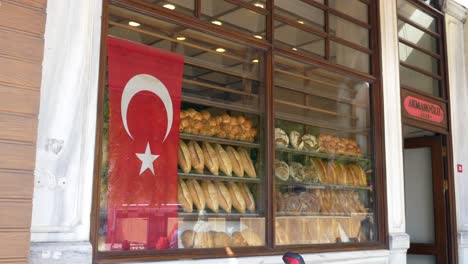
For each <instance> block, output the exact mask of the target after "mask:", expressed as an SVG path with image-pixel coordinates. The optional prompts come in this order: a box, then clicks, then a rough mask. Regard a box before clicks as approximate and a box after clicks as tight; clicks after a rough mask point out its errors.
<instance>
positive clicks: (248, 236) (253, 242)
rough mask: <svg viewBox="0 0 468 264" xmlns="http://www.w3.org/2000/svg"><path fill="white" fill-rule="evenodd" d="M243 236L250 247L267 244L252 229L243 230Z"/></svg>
mask: <svg viewBox="0 0 468 264" xmlns="http://www.w3.org/2000/svg"><path fill="white" fill-rule="evenodd" d="M241 234H242V236H243V237H244V239H245V240H246V241H247V244H248V245H249V246H250V247H259V246H263V245H264V244H265V242H264V241H263V240H262V239H261V238H260V237H259V236H258V235H257V234H256V233H255V232H254V231H252V230H250V229H244V230H242V231H241Z"/></svg>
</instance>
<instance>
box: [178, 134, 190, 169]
mask: <svg viewBox="0 0 468 264" xmlns="http://www.w3.org/2000/svg"><path fill="white" fill-rule="evenodd" d="M178 161H179V162H178V163H179V167H180V169H181V170H182V171H183V172H185V173H188V172H190V170H191V169H192V163H191V161H190V151H189V149H188V147H187V145H186V144H185V142H184V141H182V140H180V141H179V157H178Z"/></svg>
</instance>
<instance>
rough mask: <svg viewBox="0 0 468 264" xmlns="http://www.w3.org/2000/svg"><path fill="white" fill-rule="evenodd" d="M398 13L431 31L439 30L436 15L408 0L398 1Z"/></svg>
mask: <svg viewBox="0 0 468 264" xmlns="http://www.w3.org/2000/svg"><path fill="white" fill-rule="evenodd" d="M397 12H398V15H400V16H402V17H405V18H407V19H409V20H411V21H412V22H414V23H416V24H418V25H420V26H422V27H423V28H426V29H429V30H430V31H433V32H437V20H436V18H435V17H433V16H431V15H429V14H428V13H426V12H424V11H423V10H421V8H417V7H416V6H415V5H413V4H411V3H409V2H408V1H406V0H398V1H397Z"/></svg>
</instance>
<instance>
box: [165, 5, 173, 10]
mask: <svg viewBox="0 0 468 264" xmlns="http://www.w3.org/2000/svg"><path fill="white" fill-rule="evenodd" d="M163 7H164V8H167V9H169V10H174V9H175V5H173V4H165V5H163Z"/></svg>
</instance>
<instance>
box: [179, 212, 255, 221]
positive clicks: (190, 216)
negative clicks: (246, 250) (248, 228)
mask: <svg viewBox="0 0 468 264" xmlns="http://www.w3.org/2000/svg"><path fill="white" fill-rule="evenodd" d="M178 216H179V217H181V218H183V219H184V220H187V221H196V220H200V219H203V220H206V219H208V218H223V219H225V220H239V219H241V218H252V217H261V215H260V214H258V213H255V214H251V213H245V214H241V213H237V212H235V213H227V212H219V213H207V212H202V213H200V212H193V213H186V212H179V213H178Z"/></svg>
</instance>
